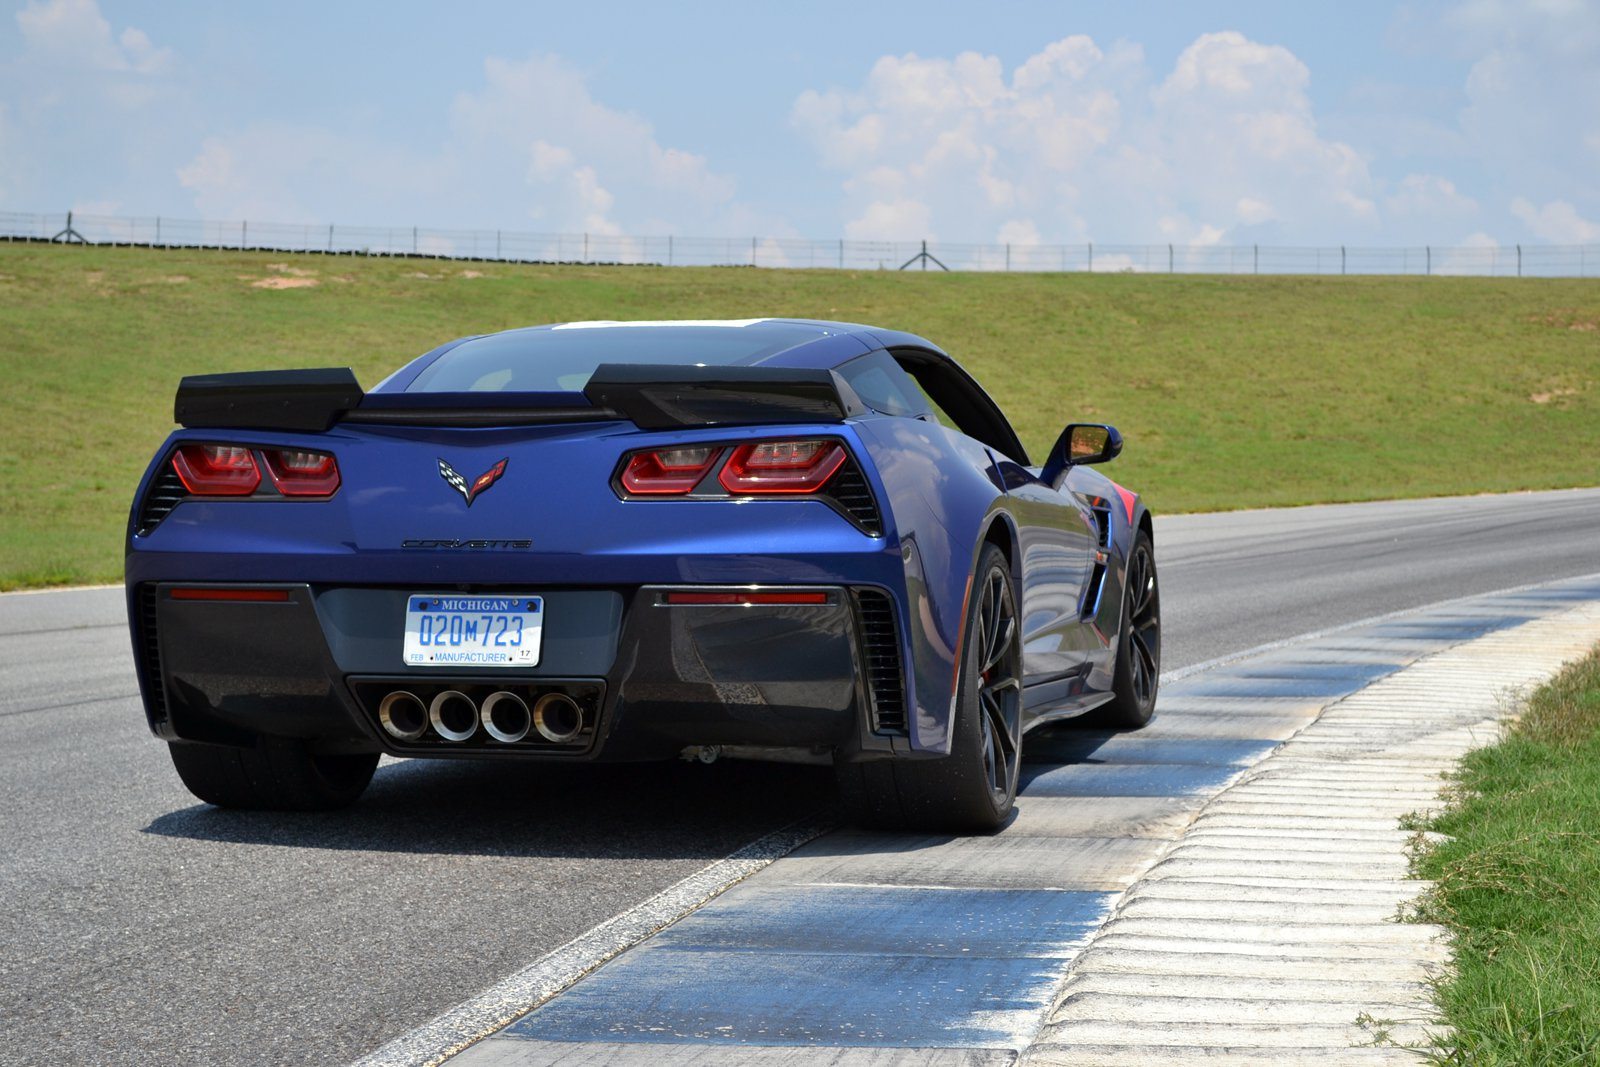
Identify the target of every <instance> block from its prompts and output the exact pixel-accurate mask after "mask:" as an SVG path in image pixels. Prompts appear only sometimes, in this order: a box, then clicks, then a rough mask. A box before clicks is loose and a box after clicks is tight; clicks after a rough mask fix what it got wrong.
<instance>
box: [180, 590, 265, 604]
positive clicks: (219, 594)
mask: <svg viewBox="0 0 1600 1067" xmlns="http://www.w3.org/2000/svg"><path fill="white" fill-rule="evenodd" d="M167 595H168V596H169V597H171V598H172V599H173V600H237V601H251V602H254V603H279V604H281V603H287V602H288V600H289V590H287V589H172V590H169V591H168V593H167Z"/></svg>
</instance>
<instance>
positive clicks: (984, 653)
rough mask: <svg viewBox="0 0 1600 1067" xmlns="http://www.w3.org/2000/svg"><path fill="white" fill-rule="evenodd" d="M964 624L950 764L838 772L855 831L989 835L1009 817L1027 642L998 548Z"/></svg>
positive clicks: (977, 583) (988, 553)
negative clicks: (857, 825) (1024, 644)
mask: <svg viewBox="0 0 1600 1067" xmlns="http://www.w3.org/2000/svg"><path fill="white" fill-rule="evenodd" d="M965 619H966V623H965V626H966V628H965V630H964V632H963V636H962V642H961V670H960V672H959V675H958V678H957V691H956V702H955V722H954V723H952V724H951V736H950V754H949V755H948V756H945V757H943V758H942V759H894V760H876V761H871V762H863V763H844V762H841V763H839V764H837V765H836V767H835V770H836V772H837V774H838V780H839V791H840V794H841V796H842V798H843V800H844V802H845V807H846V808H847V810H848V811H849V813H850V815H851V817H852V818H853V819H854V821H856V822H858V823H861V824H863V825H867V826H875V827H880V828H883V829H891V830H922V831H928V832H932V833H987V832H992V831H994V830H998V829H999V828H1000V827H1002V826H1004V825H1005V823H1006V821H1007V820H1008V819H1009V818H1010V817H1011V811H1012V808H1013V807H1014V806H1015V804H1016V799H1017V781H1018V775H1019V772H1020V770H1021V766H1022V641H1021V635H1020V633H1019V632H1018V630H1019V628H1018V622H1017V596H1016V590H1015V587H1014V583H1013V582H1012V578H1011V565H1010V563H1008V562H1007V560H1006V557H1005V555H1004V554H1003V553H1002V552H1001V551H1000V549H998V548H997V547H995V546H994V545H985V546H984V547H983V551H982V552H981V553H980V554H979V556H978V566H977V568H976V569H975V570H974V572H973V576H972V585H971V587H970V592H969V593H968V599H967V610H966V615H965Z"/></svg>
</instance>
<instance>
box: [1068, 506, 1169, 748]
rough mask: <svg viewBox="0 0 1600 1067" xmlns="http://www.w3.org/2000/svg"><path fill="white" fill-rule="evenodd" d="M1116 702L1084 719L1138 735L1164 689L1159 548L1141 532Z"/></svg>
mask: <svg viewBox="0 0 1600 1067" xmlns="http://www.w3.org/2000/svg"><path fill="white" fill-rule="evenodd" d="M1111 684H1112V690H1113V692H1114V693H1115V694H1116V695H1115V696H1114V697H1112V699H1111V701H1110V702H1109V703H1106V704H1102V705H1100V707H1098V708H1096V709H1095V710H1093V711H1091V712H1090V713H1089V714H1088V715H1085V716H1084V717H1083V722H1084V723H1085V724H1086V725H1092V726H1104V727H1107V728H1109V729H1113V730H1137V729H1139V728H1140V727H1141V726H1144V725H1145V724H1147V723H1148V722H1149V721H1150V717H1151V716H1152V715H1154V714H1155V710H1156V691H1157V689H1159V688H1160V684H1161V586H1160V583H1159V582H1158V581H1157V580H1156V553H1155V545H1154V543H1153V542H1152V541H1151V540H1150V535H1149V534H1147V533H1145V532H1144V531H1143V530H1140V531H1139V533H1138V536H1137V537H1135V538H1134V541H1133V551H1132V553H1130V554H1129V556H1128V585H1127V588H1126V589H1125V590H1124V592H1123V594H1122V629H1121V631H1120V633H1119V635H1118V638H1117V665H1116V668H1115V671H1114V673H1113V675H1112V683H1111Z"/></svg>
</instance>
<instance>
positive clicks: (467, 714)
mask: <svg viewBox="0 0 1600 1067" xmlns="http://www.w3.org/2000/svg"><path fill="white" fill-rule="evenodd" d="M428 721H429V722H431V723H433V729H434V732H435V733H437V734H438V735H439V736H440V737H442V738H444V739H445V740H446V741H465V740H467V739H468V738H469V737H471V736H472V735H473V734H475V733H477V732H478V705H476V704H474V703H473V702H472V698H471V697H469V696H467V694H465V693H460V692H457V691H456V690H454V689H446V690H445V691H444V692H442V693H440V694H439V695H438V696H436V697H434V698H433V703H432V704H429V705H428Z"/></svg>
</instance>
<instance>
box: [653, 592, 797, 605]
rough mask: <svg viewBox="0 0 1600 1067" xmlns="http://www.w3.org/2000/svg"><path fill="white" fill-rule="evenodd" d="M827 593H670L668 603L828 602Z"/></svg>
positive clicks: (667, 598) (667, 596)
mask: <svg viewBox="0 0 1600 1067" xmlns="http://www.w3.org/2000/svg"><path fill="white" fill-rule="evenodd" d="M827 602H828V594H827V593H757V592H750V593H668V594H667V595H666V603H668V604H738V605H744V604H826V603H827Z"/></svg>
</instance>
